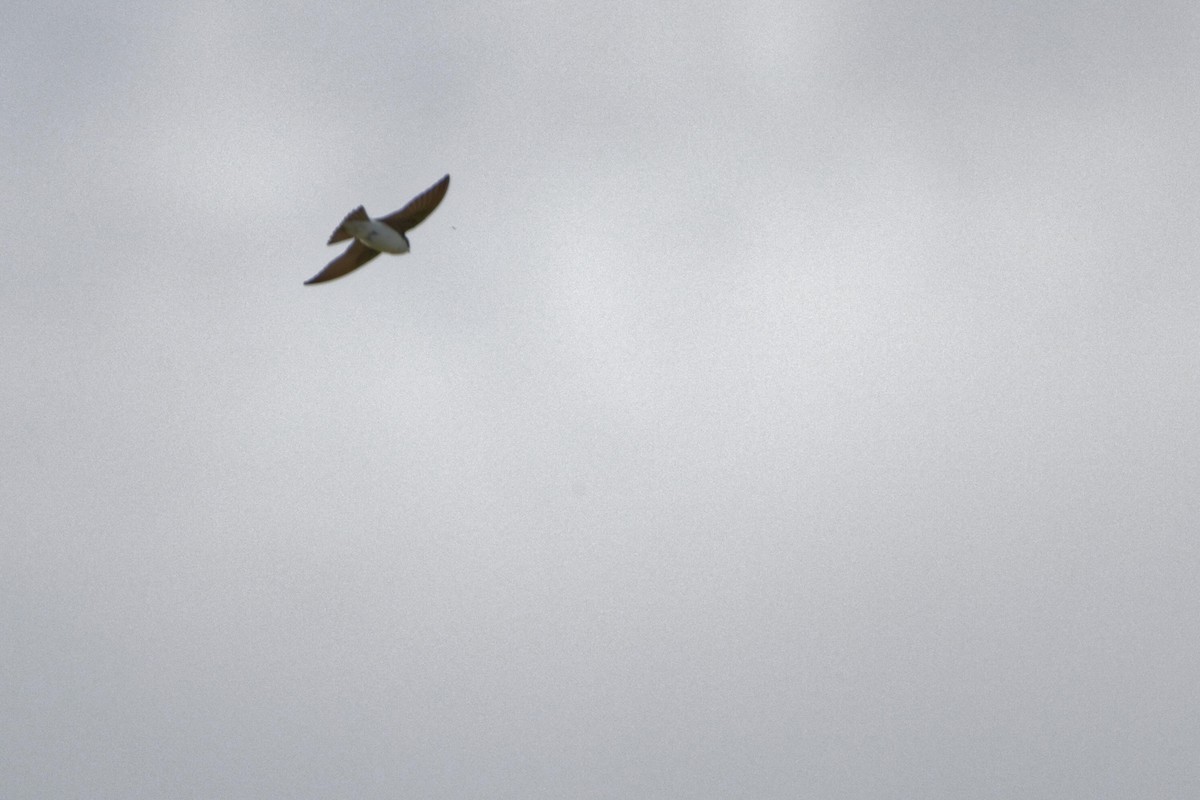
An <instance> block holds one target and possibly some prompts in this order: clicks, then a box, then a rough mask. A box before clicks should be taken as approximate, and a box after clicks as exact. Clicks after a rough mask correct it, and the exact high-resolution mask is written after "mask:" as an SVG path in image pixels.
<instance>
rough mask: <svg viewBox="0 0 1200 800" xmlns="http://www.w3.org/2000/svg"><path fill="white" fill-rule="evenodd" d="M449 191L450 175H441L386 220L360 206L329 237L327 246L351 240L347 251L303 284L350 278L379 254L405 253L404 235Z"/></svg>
mask: <svg viewBox="0 0 1200 800" xmlns="http://www.w3.org/2000/svg"><path fill="white" fill-rule="evenodd" d="M449 188H450V176H449V175H446V176H443V177H442V179H441V180H440V181H438V182H437V183H435V184H434V185H433V186H430V187H429V188H428V189H426V190H425V191H423V192H421V193H420V194H419V195H417V196H416V197H414V198H413V199H412V200H409V201H408V205H406V206H405V207H404V208H402V209H400V210H399V211H397V212H395V213H393V214H388V215H387V216H386V217H379V218H377V219H372V218H371V217H370V216H368V215H367V210H366V209H365V208H363V207H362V206H359V207H358V208H356V209H354V210H353V211H351V212H350V213H349V214H347V215H346V218H345V219H343V220H342V224H341V225H338V226H337V230H335V231H334V232H333V233H332V234H331V235H330V236H329V244H337V243H338V242H344V241H345V240H347V239H354V241H353V242H351V243H350V246H349V247H348V248H346V252H344V253H342V254H341V255H340V256H338V257H337V258H335V259H334V260H333V261H330V262H329V263H328V264H326V265H325V269H323V270H321V271H320V272H318V273H317V274H316V275H314V276H313V277H311V278H309V279H308V280H306V281H305V282H304V285H305V286H309V285H311V284H314V283H324V282H325V281H331V280H333V279H334V278H340V277H342V276H343V275H349V274H350V273H351V272H353V271H354V270H356V269H358V268H359V267H361V266H362V265H363V264H366V263H367V262H368V261H370V260H371V259H372V258H374V257H375V256H377V255H379V254H380V253H394V254H396V255H399V254H401V253H407V252H408V251H409V244H408V237H407V236H405V234H406V233H407V232H408V231H410V230H412V229H413V228H415V227H417V226H418V225H420V224H421V222H422V221H423V220H424V219H425V218H426V217H428V216H429V215H430V214H432V213H433V210H434V209H435V208H437V207H438V203H440V202H442V198H443V197H445V196H446V190H447V189H449Z"/></svg>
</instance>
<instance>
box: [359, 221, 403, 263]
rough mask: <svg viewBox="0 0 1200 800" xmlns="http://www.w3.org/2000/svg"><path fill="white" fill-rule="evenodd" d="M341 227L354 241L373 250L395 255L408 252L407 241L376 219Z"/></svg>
mask: <svg viewBox="0 0 1200 800" xmlns="http://www.w3.org/2000/svg"><path fill="white" fill-rule="evenodd" d="M343 227H344V228H345V229H346V231H347V232H348V233H349V234H350V235H352V236H353V237H354V238H355V239H358V240H359V241H360V242H362V243H363V244H365V245H366V246H367V247H370V248H371V249H373V250H378V251H379V252H381V253H397V254H398V253H407V252H408V239H406V238H405V237H404V235H403V234H400V233H398V232H397V231H396V230H395V229H394V228H391V227H389V226H388V225H387V224H385V223H383V222H380V221H379V220H377V219H372V220H350V221H348V222H346V223H343Z"/></svg>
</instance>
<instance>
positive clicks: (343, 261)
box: [304, 239, 379, 286]
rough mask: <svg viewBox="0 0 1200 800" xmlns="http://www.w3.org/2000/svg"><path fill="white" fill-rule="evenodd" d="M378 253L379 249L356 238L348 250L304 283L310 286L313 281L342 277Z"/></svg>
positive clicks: (319, 281)
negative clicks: (368, 245)
mask: <svg viewBox="0 0 1200 800" xmlns="http://www.w3.org/2000/svg"><path fill="white" fill-rule="evenodd" d="M377 255H379V251H378V250H374V249H372V248H370V247H367V246H366V245H365V244H363V243H362V242H360V241H359V240H358V239H355V240H354V242H353V243H352V244H351V245H350V246H349V247H347V248H346V252H344V253H342V254H341V255H340V256H338V257H337V258H335V259H334V260H333V261H330V262H329V263H328V264H327V265H326V266H325V269H323V270H321V271H320V272H318V273H317V274H316V275H314V276H313V277H311V278H309V279H308V280H306V281H305V282H304V285H305V286H308V285H309V284H312V283H324V282H325V281H331V280H333V279H334V278H340V277H342V276H343V275H349V274H350V273H351V272H354V270H356V269H358V268H359V267H361V266H362V265H363V264H365V263H367V262H368V261H370V260H371V259H372V258H374V257H375V256H377Z"/></svg>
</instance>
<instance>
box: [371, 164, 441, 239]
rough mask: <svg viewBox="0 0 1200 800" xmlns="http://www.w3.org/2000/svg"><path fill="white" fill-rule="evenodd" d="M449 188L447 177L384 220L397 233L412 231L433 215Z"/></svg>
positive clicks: (383, 218)
mask: <svg viewBox="0 0 1200 800" xmlns="http://www.w3.org/2000/svg"><path fill="white" fill-rule="evenodd" d="M449 188H450V176H449V175H447V176H445V177H444V178H442V179H441V180H440V181H438V182H437V183H435V184H434V185H433V186H430V187H429V188H428V189H426V190H425V191H424V192H422V193H421V194H419V195H417V196H416V197H414V198H413V199H412V200H410V201H409V202H408V205H406V206H405V207H404V208H402V209H400V210H399V211H397V212H395V213H394V214H388V215H387V216H386V217H382V220H383V222H385V223H387V226H388V227H389V228H392V229H393V230H395V231H396V232H397V233H404V232H405V231H410V230H412V229H413V228H415V227H417V226H418V225H420V224H421V220H423V219H425V218H426V217H428V216H429V215H430V214H432V213H433V210H434V209H435V208H437V207H438V203H440V202H442V198H443V197H445V196H446V190H447V189H449Z"/></svg>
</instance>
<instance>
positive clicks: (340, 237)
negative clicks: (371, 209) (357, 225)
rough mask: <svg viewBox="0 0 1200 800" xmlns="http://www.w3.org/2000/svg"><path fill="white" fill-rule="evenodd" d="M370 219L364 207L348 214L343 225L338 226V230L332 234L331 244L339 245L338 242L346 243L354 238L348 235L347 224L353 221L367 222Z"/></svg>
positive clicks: (330, 237)
mask: <svg viewBox="0 0 1200 800" xmlns="http://www.w3.org/2000/svg"><path fill="white" fill-rule="evenodd" d="M369 219H370V217H368V216H367V210H366V209H365V208H363V207H362V206H359V207H358V208H356V209H354V210H353V211H351V212H350V213H349V214H347V215H346V218H345V219H344V220H342V224H341V225H338V226H337V230H335V231H334V232H333V233H332V234H330V236H329V243H330V244H337V243H338V242H344V241H346V240H347V239H350V238H352V237H353V234H351V233H348V232H347V231H346V223H347V222H350V221H351V220H360V221H363V222H366V221H367V220H369Z"/></svg>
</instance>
